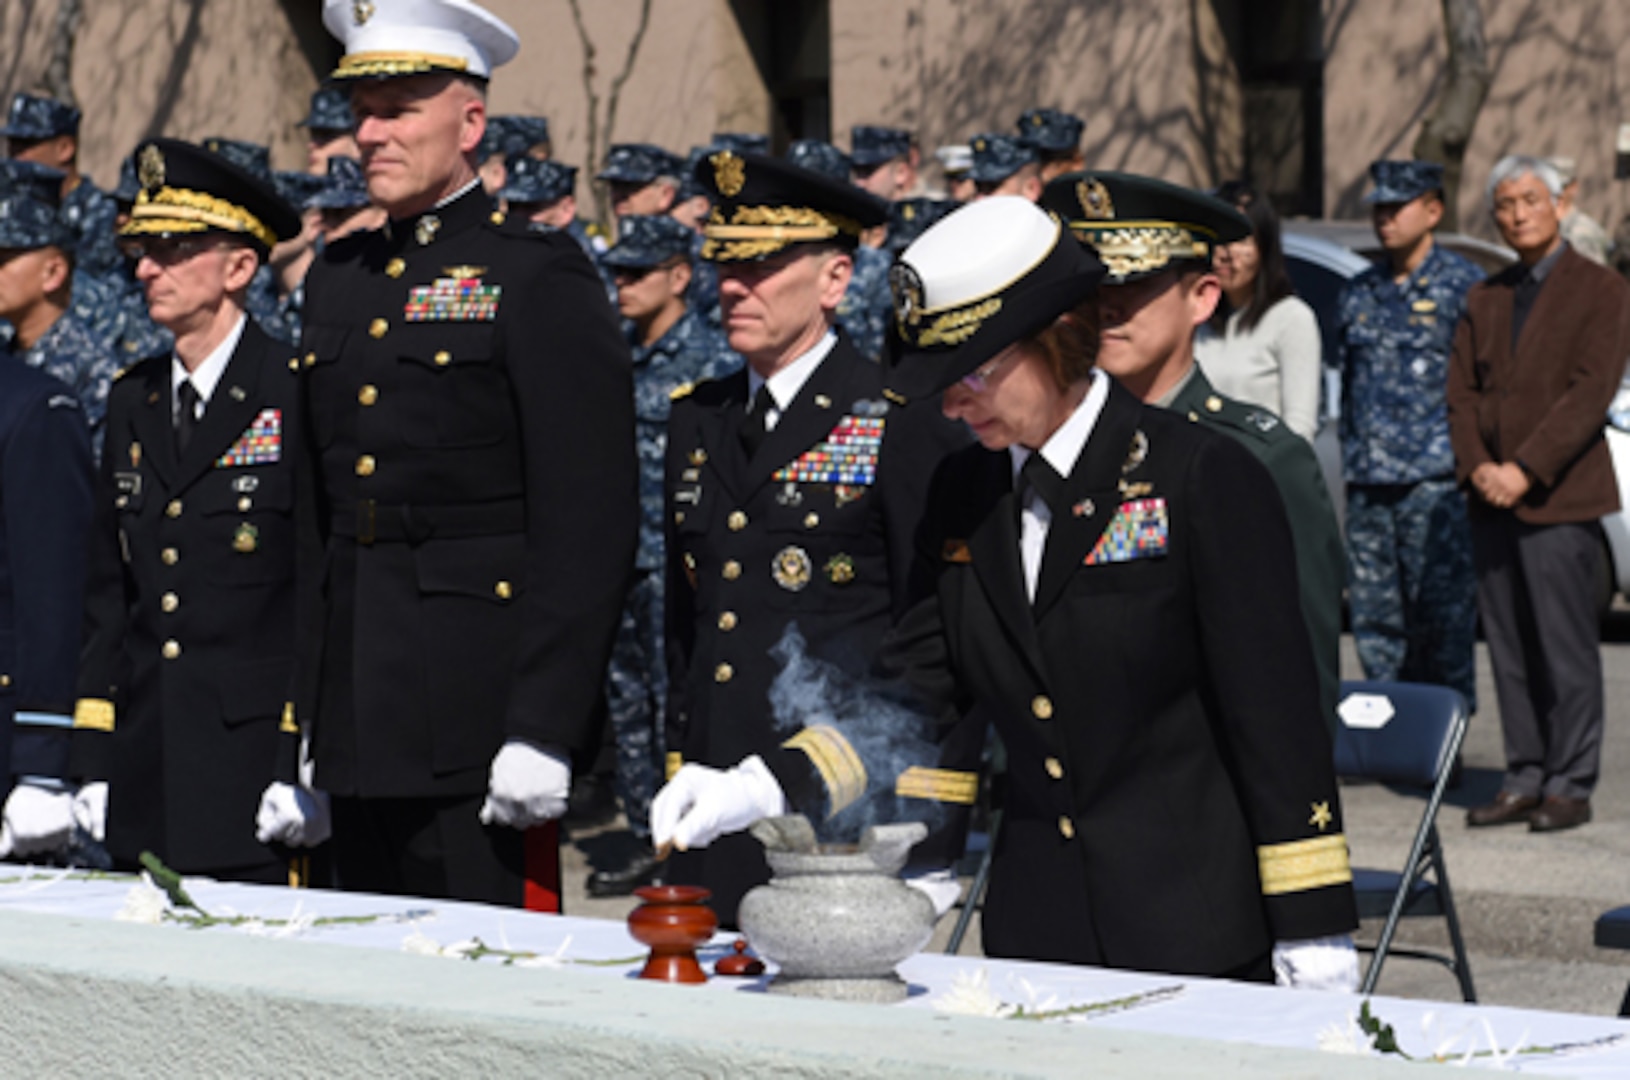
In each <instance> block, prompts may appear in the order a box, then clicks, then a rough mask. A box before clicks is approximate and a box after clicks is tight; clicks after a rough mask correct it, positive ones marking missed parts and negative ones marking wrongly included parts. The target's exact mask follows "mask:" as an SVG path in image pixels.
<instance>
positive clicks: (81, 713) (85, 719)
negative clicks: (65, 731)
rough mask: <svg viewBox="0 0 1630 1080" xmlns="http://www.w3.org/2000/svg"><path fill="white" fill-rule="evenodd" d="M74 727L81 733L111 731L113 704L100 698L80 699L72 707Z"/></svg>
mask: <svg viewBox="0 0 1630 1080" xmlns="http://www.w3.org/2000/svg"><path fill="white" fill-rule="evenodd" d="M74 727H76V728H79V729H80V730H82V731H112V730H113V702H111V701H106V700H104V699H102V698H80V699H79V701H78V703H77V704H75V705H74Z"/></svg>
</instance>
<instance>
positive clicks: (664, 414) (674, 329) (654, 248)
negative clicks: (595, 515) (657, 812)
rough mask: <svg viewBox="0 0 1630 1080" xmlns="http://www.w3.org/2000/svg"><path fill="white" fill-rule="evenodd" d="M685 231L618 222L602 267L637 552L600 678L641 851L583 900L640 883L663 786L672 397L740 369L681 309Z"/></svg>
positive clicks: (696, 317)
mask: <svg viewBox="0 0 1630 1080" xmlns="http://www.w3.org/2000/svg"><path fill="white" fill-rule="evenodd" d="M691 236H692V233H691V230H689V229H687V228H685V226H683V225H681V224H680V223H679V222H677V221H675V220H673V219H672V218H669V217H656V216H640V217H630V218H625V219H624V220H623V222H622V238H621V239H620V240H618V241H617V243H616V245H615V246H614V247H612V249H611V250H610V251H608V252H606V254H605V258H604V259H603V260H602V261H603V262H604V263H605V265H606V267H607V268H608V269H609V270H610V271H611V273H612V275H613V276H614V277H615V279H616V282H617V286H618V291H617V300H618V309H619V312H620V313H621V315H622V316H623V318H624V319H625V320H627V323H628V326H629V328H630V329H629V344H630V345H631V346H632V348H633V353H634V424H635V426H634V438H635V445H636V448H637V451H638V455H639V463H640V545H639V551H638V554H637V555H636V556H635V564H634V565H635V577H634V585H633V587H632V589H630V590H629V594H628V600H627V602H626V603H625V605H624V607H623V613H622V620H621V622H620V623H619V625H618V628H617V639H616V642H615V644H614V645H613V646H612V652H611V667H610V669H609V671H608V672H607V676H606V702H607V705H608V708H609V712H610V715H611V725H612V731H613V734H614V736H615V741H616V748H617V760H616V791H617V797H618V798H619V799H620V800H621V801H622V804H623V812H624V813H625V814H626V815H627V817H628V827H629V829H630V831H632V832H633V834H634V836H635V838H636V839H637V840H639V841H640V849H639V850H638V851H636V852H634V853H632V854H631V856H630V858H629V859H628V861H627V862H625V863H623V864H621V865H615V866H613V865H602V866H601V867H600V869H598V870H596V871H595V872H594V873H593V874H591V875H590V876H589V879H588V891H589V895H591V896H621V895H625V894H627V893H629V892H631V891H633V889H634V888H635V887H637V886H639V885H643V884H646V883H648V882H649V881H650V880H651V878H652V877H653V876H654V875H655V874H656V873H658V871H659V868H660V864H659V863H658V861H657V859H656V857H655V854H654V853H653V852H652V851H651V847H650V843H651V828H650V817H651V798H652V796H654V795H655V794H656V790H657V787H658V786H659V785H660V784H661V781H662V761H663V745H662V743H663V718H664V709H665V704H666V698H667V694H668V678H667V671H666V666H665V660H664V650H663V606H662V600H663V577H664V574H665V570H666V566H667V562H666V560H665V558H664V551H665V547H664V543H663V527H664V523H663V488H662V484H663V464H664V461H665V460H666V455H667V451H668V413H669V410H670V409H671V408H672V405H673V395H674V394H675V393H684V392H686V391H688V390H689V389H690V388H691V387H694V386H695V385H696V384H697V383H701V382H705V381H707V380H709V379H718V378H723V377H724V376H726V375H730V374H732V373H733V372H736V371H738V370H740V368H741V366H742V360H741V357H740V356H738V355H737V354H736V353H735V352H733V351H732V350H731V348H730V345H729V343H728V342H726V341H725V337H724V334H723V332H721V331H720V330H719V329H718V327H716V326H714V325H713V324H712V323H710V322H708V320H707V319H706V318H705V317H704V316H703V314H702V313H701V312H700V311H698V310H697V308H696V306H695V305H694V304H693V303H688V302H687V301H686V298H685V297H686V286H687V285H688V284H689V279H690V268H691V265H692V258H693V257H692V255H691Z"/></svg>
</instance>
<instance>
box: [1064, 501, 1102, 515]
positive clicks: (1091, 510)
mask: <svg viewBox="0 0 1630 1080" xmlns="http://www.w3.org/2000/svg"><path fill="white" fill-rule="evenodd" d="M1070 509H1071V512H1072V513H1074V514H1075V516H1076V517H1091V516H1092V515H1093V514H1095V513H1097V511H1098V507H1097V506H1095V505H1094V504H1093V501H1092V500H1091V499H1082V500H1081V501H1080V502H1078V503H1076V504H1075V505H1074V506H1073V507H1071V508H1070Z"/></svg>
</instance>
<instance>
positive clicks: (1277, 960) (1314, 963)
mask: <svg viewBox="0 0 1630 1080" xmlns="http://www.w3.org/2000/svg"><path fill="white" fill-rule="evenodd" d="M1273 981H1274V982H1276V983H1278V984H1279V985H1280V986H1288V987H1291V988H1292V989H1295V990H1336V991H1339V992H1341V993H1346V994H1351V993H1353V992H1354V991H1356V990H1357V989H1358V950H1357V949H1355V948H1354V947H1353V935H1351V934H1337V935H1335V936H1333V937H1322V938H1309V939H1307V940H1306V941H1276V942H1274V944H1273Z"/></svg>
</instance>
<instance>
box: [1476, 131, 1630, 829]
mask: <svg viewBox="0 0 1630 1080" xmlns="http://www.w3.org/2000/svg"><path fill="white" fill-rule="evenodd" d="M1488 190H1489V202H1490V206H1491V208H1492V209H1493V212H1494V221H1495V224H1496V225H1498V226H1499V228H1500V234H1501V236H1502V237H1503V238H1504V239H1505V242H1506V243H1507V244H1509V245H1511V247H1512V248H1513V249H1515V250H1516V252H1517V255H1518V257H1519V259H1520V262H1519V263H1518V264H1517V265H1515V266H1513V267H1511V268H1510V269H1508V270H1506V271H1504V272H1503V273H1501V274H1498V275H1496V276H1495V277H1492V278H1490V279H1489V280H1488V281H1486V282H1484V283H1483V284H1481V285H1477V286H1475V287H1474V288H1473V289H1472V290H1471V292H1470V293H1469V294H1468V296H1467V301H1466V315H1465V318H1463V319H1462V320H1461V323H1460V327H1459V329H1458V331H1457V332H1456V334H1455V343H1454V351H1453V355H1452V357H1451V360H1450V366H1449V384H1448V396H1449V430H1450V436H1451V439H1452V440H1453V443H1454V450H1455V471H1456V474H1457V477H1458V479H1459V480H1460V482H1461V483H1463V484H1465V485H1467V486H1468V488H1469V489H1470V492H1471V495H1472V498H1471V519H1472V546H1473V552H1474V556H1475V559H1476V564H1477V606H1478V609H1479V611H1480V612H1481V613H1482V616H1483V631H1484V636H1485V637H1486V638H1487V640H1488V646H1489V659H1490V661H1491V662H1492V665H1493V668H1494V689H1495V694H1496V696H1497V698H1498V700H1499V703H1500V723H1501V726H1502V728H1503V729H1504V733H1505V749H1506V775H1505V781H1504V783H1503V784H1502V785H1501V790H1500V794H1499V795H1498V796H1497V797H1496V798H1495V800H1494V801H1493V802H1491V803H1489V804H1487V805H1485V806H1479V807H1474V808H1473V809H1472V810H1471V811H1470V812H1469V813H1468V814H1467V815H1466V820H1467V824H1469V825H1474V826H1475V825H1503V824H1507V823H1510V822H1517V821H1527V822H1528V827H1529V828H1530V829H1532V830H1533V831H1535V832H1548V831H1552V830H1555V829H1569V828H1573V827H1574V826H1576V825H1582V824H1584V823H1585V822H1587V821H1589V820H1590V795H1591V791H1592V790H1593V789H1594V788H1595V786H1596V775H1597V769H1598V766H1599V763H1600V759H1601V744H1602V716H1603V714H1602V708H1603V706H1602V666H1601V654H1600V648H1599V639H1598V636H1597V624H1596V605H1595V601H1594V598H1595V589H1596V582H1597V575H1598V572H1599V569H1600V568H1599V566H1598V560H1599V559H1600V558H1601V545H1600V540H1599V538H1598V534H1597V526H1596V519H1597V518H1599V517H1600V516H1601V515H1603V514H1606V513H1610V512H1612V511H1614V510H1617V509H1618V507H1619V496H1618V488H1617V485H1616V484H1615V483H1614V479H1613V466H1612V462H1611V460H1610V459H1609V457H1608V451H1607V444H1606V443H1605V442H1604V441H1603V439H1602V425H1603V422H1604V419H1605V416H1606V413H1607V406H1608V402H1609V401H1610V400H1611V399H1612V397H1613V393H1614V391H1615V390H1616V389H1617V388H1618V385H1619V379H1620V376H1621V375H1622V374H1623V372H1624V366H1625V358H1626V356H1630V287H1627V286H1626V285H1625V283H1624V281H1623V280H1622V279H1621V278H1619V277H1618V276H1617V275H1616V274H1614V273H1612V272H1611V271H1607V270H1604V269H1602V268H1601V267H1599V266H1597V265H1596V264H1595V263H1592V262H1589V261H1588V260H1586V259H1585V258H1583V257H1582V256H1580V255H1579V254H1577V253H1576V252H1574V251H1573V250H1572V249H1571V248H1570V247H1569V246H1568V245H1567V244H1566V243H1565V242H1564V241H1563V240H1562V236H1561V233H1560V229H1559V219H1560V215H1559V213H1558V209H1557V203H1558V201H1559V199H1560V196H1561V193H1562V183H1561V179H1560V177H1558V176H1557V174H1556V171H1555V170H1554V169H1553V168H1552V167H1551V166H1550V165H1549V164H1548V163H1547V162H1545V161H1543V160H1541V159H1538V158H1530V157H1518V156H1511V157H1506V158H1503V159H1501V161H1500V162H1499V163H1498V164H1497V165H1495V167H1494V172H1493V174H1492V175H1491V176H1490V178H1489V185H1488Z"/></svg>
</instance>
